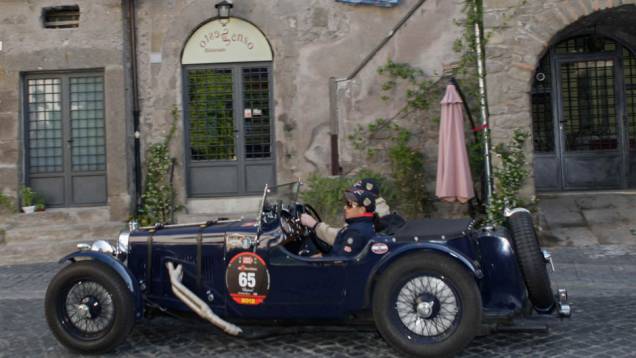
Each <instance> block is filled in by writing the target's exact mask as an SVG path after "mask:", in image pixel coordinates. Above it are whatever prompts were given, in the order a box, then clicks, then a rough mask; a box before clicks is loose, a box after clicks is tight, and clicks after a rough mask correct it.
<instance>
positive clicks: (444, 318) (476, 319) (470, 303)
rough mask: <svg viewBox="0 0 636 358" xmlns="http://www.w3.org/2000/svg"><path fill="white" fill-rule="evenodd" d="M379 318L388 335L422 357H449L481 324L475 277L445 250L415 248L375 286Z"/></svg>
mask: <svg viewBox="0 0 636 358" xmlns="http://www.w3.org/2000/svg"><path fill="white" fill-rule="evenodd" d="M372 305H373V318H374V320H375V323H376V327H377V328H378V331H379V332H380V334H381V335H382V337H383V338H384V339H385V340H386V341H387V342H388V343H390V344H391V345H392V346H393V347H395V348H396V349H398V350H400V351H402V352H404V353H407V354H409V355H414V356H418V357H449V356H453V355H454V354H456V353H458V352H459V351H461V350H462V348H463V347H465V346H466V345H467V344H468V343H469V342H470V341H471V340H472V339H473V337H474V336H475V334H476V333H477V331H478V329H479V327H480V325H481V311H482V307H481V294H480V293H479V289H478V288H477V284H476V282H475V278H474V276H473V275H471V273H470V272H469V271H468V270H467V269H466V267H465V266H463V265H462V264H461V263H459V262H458V261H456V260H455V259H453V258H451V257H449V256H448V255H446V254H443V253H434V252H415V253H412V254H410V255H405V256H404V257H402V258H400V259H398V260H397V261H395V262H393V263H391V264H390V266H389V267H388V268H387V269H386V271H385V272H384V273H382V274H381V276H380V277H379V279H378V283H377V285H376V286H375V287H374V290H373V302H372Z"/></svg>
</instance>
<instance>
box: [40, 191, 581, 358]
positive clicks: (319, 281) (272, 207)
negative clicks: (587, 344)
mask: <svg viewBox="0 0 636 358" xmlns="http://www.w3.org/2000/svg"><path fill="white" fill-rule="evenodd" d="M299 187H300V182H298V183H290V184H287V185H282V186H278V187H275V188H271V190H270V189H268V188H267V187H266V188H265V191H264V194H263V199H262V201H261V207H260V211H259V213H258V215H257V218H256V219H254V220H246V219H240V220H210V221H207V222H203V223H197V224H185V225H183V224H181V225H154V226H149V227H143V228H133V230H132V231H131V232H124V233H122V234H120V237H119V238H118V240H117V242H116V243H115V245H114V246H113V245H111V244H109V243H107V242H105V241H101V240H98V241H96V242H94V243H93V244H92V245H80V246H81V248H82V250H80V251H78V252H75V253H73V254H70V255H68V256H66V257H65V258H63V259H62V261H73V262H75V263H73V264H71V265H67V266H66V267H65V268H64V269H62V270H61V271H60V272H59V273H58V274H57V275H56V277H55V278H54V279H53V280H52V282H51V284H50V285H49V289H48V290H47V294H46V299H45V302H46V303H45V306H46V314H47V320H48V322H49V326H50V327H51V329H52V331H53V333H54V334H55V335H56V337H57V338H58V339H59V340H60V341H61V342H62V343H63V344H65V345H66V346H68V347H69V348H71V349H75V350H78V351H81V352H89V353H95V352H105V351H108V350H110V349H113V348H114V347H115V346H116V345H117V344H119V343H121V342H123V340H124V339H125V338H126V335H127V334H128V333H129V332H130V329H132V325H133V324H134V320H140V319H141V318H143V317H144V316H146V313H150V311H154V312H156V309H157V308H158V309H159V311H172V312H194V313H196V314H197V315H199V316H200V317H201V318H203V319H205V320H207V321H209V322H210V323H212V324H214V325H215V326H217V327H219V328H221V329H222V330H223V331H224V332H226V333H228V334H231V335H241V334H246V333H245V331H244V330H243V329H242V328H240V327H239V326H238V325H239V323H240V324H241V325H242V324H249V322H255V321H256V322H280V321H297V322H309V321H312V322H314V321H320V322H347V321H367V322H368V321H369V318H372V321H373V323H374V324H375V326H376V328H377V329H378V331H379V332H380V334H381V335H382V337H383V338H384V339H385V340H387V341H388V342H389V343H390V344H391V345H392V346H394V347H395V348H397V349H398V350H401V351H403V352H406V353H408V354H412V355H417V356H447V355H452V354H455V353H457V352H459V351H460V350H461V349H462V348H463V347H464V346H465V345H466V344H468V343H469V342H470V341H471V340H472V338H473V337H474V336H475V335H477V334H478V332H480V329H481V325H482V324H483V323H488V322H493V323H494V322H497V321H499V319H504V320H505V321H506V322H509V321H510V320H509V319H510V318H513V317H515V316H517V315H525V314H527V313H528V312H529V311H530V310H529V308H532V307H534V310H535V311H537V312H538V313H543V314H549V313H552V312H554V311H555V310H557V311H558V313H559V315H562V316H569V314H570V308H569V306H568V305H567V304H566V303H565V302H566V301H567V292H566V291H565V290H559V295H558V299H559V300H558V301H556V297H555V296H554V295H553V292H552V288H551V284H550V280H549V277H548V273H547V270H546V263H547V262H549V260H550V256H549V254H548V253H547V252H541V250H540V247H539V245H538V241H537V238H536V233H535V232H534V228H533V224H532V217H531V215H530V213H529V212H528V211H527V210H525V209H514V210H510V211H508V212H507V216H508V226H501V227H499V228H497V229H494V228H492V227H489V228H485V229H477V228H474V227H473V224H474V222H473V220H472V219H422V220H411V221H407V222H404V221H403V220H398V221H399V222H400V223H399V224H396V225H388V226H387V225H381V224H382V222H378V223H377V224H378V226H377V227H378V228H380V229H381V230H383V231H381V232H378V233H376V234H375V235H374V236H373V237H371V238H369V239H368V242H367V243H366V245H365V246H364V247H363V249H362V250H361V251H360V252H353V253H351V255H348V256H338V255H334V254H330V253H329V248H325V247H322V248H321V247H320V246H321V244H320V241H319V239H318V236H317V234H316V233H315V232H313V230H310V229H308V228H306V227H304V226H302V225H301V220H300V218H301V216H302V215H303V214H310V215H313V216H315V217H316V219H318V220H319V217H318V213H317V212H316V211H315V210H314V209H313V208H311V206H310V205H307V204H302V203H300V202H298V201H297V195H298V190H299ZM389 222H391V221H384V224H386V223H389ZM507 227H509V229H508V228H507ZM513 236H514V239H513ZM308 240H311V241H313V243H314V245H316V247H317V248H318V249H319V250H321V251H322V252H323V254H322V255H311V256H309V255H310V254H311V253H307V252H304V250H302V249H301V248H304V247H307V246H306V244H307V243H308ZM515 248H516V249H517V252H515ZM86 260H92V261H93V262H91V261H88V262H86ZM76 261H79V262H76ZM113 312H114V314H113ZM117 312H120V314H119V315H118V313H117ZM133 316H134V317H133ZM96 325H99V326H98V328H99V329H97V330H95V329H93V328H94V327H96Z"/></svg>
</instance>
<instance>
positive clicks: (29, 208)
mask: <svg viewBox="0 0 636 358" xmlns="http://www.w3.org/2000/svg"><path fill="white" fill-rule="evenodd" d="M34 197H35V192H34V191H33V190H32V189H31V188H29V187H28V186H22V187H21V188H20V198H21V200H22V211H23V212H24V213H25V214H30V213H33V212H35V204H34V202H33V199H34Z"/></svg>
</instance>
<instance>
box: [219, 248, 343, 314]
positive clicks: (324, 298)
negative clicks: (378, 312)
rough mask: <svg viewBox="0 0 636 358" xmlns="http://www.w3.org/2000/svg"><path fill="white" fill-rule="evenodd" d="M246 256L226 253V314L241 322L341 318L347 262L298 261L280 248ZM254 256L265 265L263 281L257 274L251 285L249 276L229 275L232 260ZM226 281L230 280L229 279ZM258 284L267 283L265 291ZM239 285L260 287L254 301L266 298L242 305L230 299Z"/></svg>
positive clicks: (324, 259)
mask: <svg viewBox="0 0 636 358" xmlns="http://www.w3.org/2000/svg"><path fill="white" fill-rule="evenodd" d="M249 252H250V251H249V250H234V251H233V252H228V254H229V255H228V261H227V262H228V269H227V271H226V272H227V273H226V285H227V286H228V294H229V295H230V297H228V299H227V302H228V312H230V313H231V314H233V315H238V316H240V317H244V318H270V319H330V318H341V317H342V316H343V315H344V301H345V297H346V285H345V283H346V280H347V277H346V267H347V261H346V260H343V259H342V258H331V257H322V258H308V257H301V256H297V255H294V254H292V253H290V252H289V251H287V250H286V249H285V248H284V247H283V246H282V245H277V246H272V247H263V248H260V247H259V248H258V249H257V250H256V252H253V253H249ZM254 254H255V255H257V256H258V257H259V258H261V259H262V261H263V263H264V264H265V266H266V270H267V277H266V278H265V277H264V276H263V275H261V274H256V275H257V276H258V277H259V278H255V280H256V281H257V282H254V281H250V280H252V278H250V277H249V276H247V275H249V274H250V273H249V272H246V273H239V274H237V275H232V274H231V273H229V272H231V271H232V269H233V268H232V267H231V266H232V265H231V263H232V261H233V260H234V261H235V262H237V258H238V257H239V256H240V255H245V256H247V257H256V256H253V255H254ZM245 256H244V257H245ZM250 261H252V260H250ZM260 265H261V264H259V266H260ZM234 266H236V265H234ZM255 271H256V270H255ZM241 274H243V275H242V276H241ZM229 277H232V279H228V278H229ZM241 277H242V278H241ZM259 280H268V282H267V289H266V290H264V289H263V287H264V286H262V285H263V282H260V281H259ZM232 281H236V282H232ZM241 285H254V286H259V287H261V291H260V292H258V294H257V295H255V296H254V297H257V296H258V297H259V300H260V297H261V296H263V293H264V292H266V293H265V294H264V296H265V297H263V298H262V301H260V302H256V301H253V300H246V302H244V303H242V302H240V301H239V300H236V299H233V297H232V296H231V295H232V291H233V288H236V287H238V286H241Z"/></svg>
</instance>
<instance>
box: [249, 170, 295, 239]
mask: <svg viewBox="0 0 636 358" xmlns="http://www.w3.org/2000/svg"><path fill="white" fill-rule="evenodd" d="M302 184H303V183H302V182H301V181H300V180H298V181H295V182H291V183H287V184H281V185H276V186H272V187H268V186H265V190H264V192H263V199H262V201H261V205H260V206H259V215H258V220H259V222H258V227H259V230H260V227H261V225H262V224H263V221H265V222H266V223H267V222H269V221H270V220H275V219H276V217H278V215H279V214H280V211H281V210H289V208H290V207H291V206H292V205H293V204H294V203H296V201H297V200H298V193H299V192H300V186H301V185H302Z"/></svg>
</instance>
